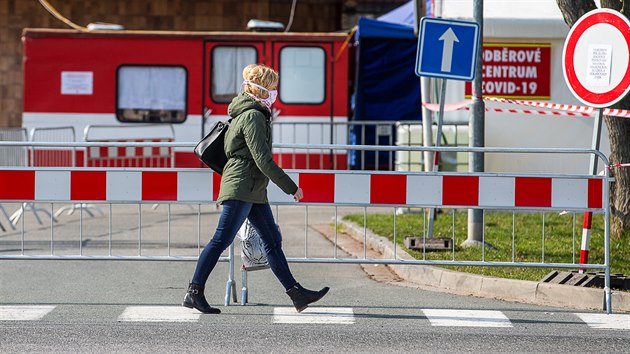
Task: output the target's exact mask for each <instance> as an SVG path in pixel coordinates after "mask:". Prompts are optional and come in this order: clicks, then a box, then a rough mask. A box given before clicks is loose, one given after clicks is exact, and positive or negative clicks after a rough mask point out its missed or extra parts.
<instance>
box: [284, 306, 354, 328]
mask: <svg viewBox="0 0 630 354" xmlns="http://www.w3.org/2000/svg"><path fill="white" fill-rule="evenodd" d="M273 323H292V324H298V323H310V324H354V312H353V311H352V309H351V308H349V307H309V308H307V309H306V310H304V311H302V312H301V313H298V312H297V311H296V310H295V309H294V308H292V307H276V308H274V309H273Z"/></svg>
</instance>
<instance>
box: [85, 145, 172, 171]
mask: <svg viewBox="0 0 630 354" xmlns="http://www.w3.org/2000/svg"><path fill="white" fill-rule="evenodd" d="M94 141H103V142H122V143H128V142H132V143H140V142H152V143H165V142H173V139H170V138H168V139H132V140H94ZM172 155H173V148H171V147H168V146H162V147H98V146H97V147H90V148H88V149H87V153H86V163H85V166H88V167H172V161H171V158H172Z"/></svg>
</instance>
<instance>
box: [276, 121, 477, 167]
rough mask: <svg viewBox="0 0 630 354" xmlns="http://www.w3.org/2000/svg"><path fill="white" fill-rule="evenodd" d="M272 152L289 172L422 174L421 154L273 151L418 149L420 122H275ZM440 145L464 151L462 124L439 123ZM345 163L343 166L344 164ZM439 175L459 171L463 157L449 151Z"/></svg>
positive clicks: (465, 135)
mask: <svg viewBox="0 0 630 354" xmlns="http://www.w3.org/2000/svg"><path fill="white" fill-rule="evenodd" d="M272 128H273V139H274V146H276V147H274V150H273V153H274V155H275V156H276V160H277V161H278V164H279V165H280V166H281V167H283V168H289V169H298V168H305V169H320V170H321V169H334V170H346V169H351V170H377V171H392V170H398V171H424V170H425V167H424V165H425V163H426V162H425V161H424V157H423V155H422V152H421V151H393V150H390V151H382V150H381V151H380V152H377V151H376V150H355V149H348V150H346V151H340V150H330V149H310V150H309V151H308V152H305V151H302V150H299V149H295V148H290V147H282V148H281V147H279V146H280V145H285V146H287V145H289V144H307V145H313V144H318V145H319V144H333V145H346V144H352V145H373V146H394V145H395V146H423V144H424V140H423V133H422V122H421V121H385V120H382V121H345V122H303V121H299V122H291V121H275V122H273V124H272ZM436 135H437V126H434V127H433V141H435V140H436V139H437V136H436ZM441 140H442V141H441V145H442V146H450V147H457V146H467V145H468V124H467V123H456V124H444V126H443V130H442V137H441ZM348 160H349V161H348ZM442 161H443V163H442V168H441V170H448V171H465V170H466V169H467V166H468V156H467V154H465V153H464V152H460V153H455V152H449V153H446V154H443V156H442Z"/></svg>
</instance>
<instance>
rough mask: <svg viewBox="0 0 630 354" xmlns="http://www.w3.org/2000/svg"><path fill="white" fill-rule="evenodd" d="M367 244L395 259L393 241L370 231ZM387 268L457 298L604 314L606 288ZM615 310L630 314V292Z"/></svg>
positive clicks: (618, 294) (350, 226)
mask: <svg viewBox="0 0 630 354" xmlns="http://www.w3.org/2000/svg"><path fill="white" fill-rule="evenodd" d="M337 223H338V224H341V225H343V226H344V227H345V229H346V231H347V232H346V233H347V234H348V235H349V236H350V237H352V238H353V239H354V240H355V241H356V242H359V243H361V244H362V243H363V229H360V228H358V227H357V226H356V225H355V224H354V223H350V222H347V221H344V220H342V219H341V218H338V219H337ZM366 243H367V246H369V247H370V248H372V249H374V250H375V251H377V252H379V253H380V254H382V255H383V256H384V257H385V258H394V250H393V249H392V242H391V241H389V240H388V239H387V238H385V237H383V236H379V235H376V234H374V233H373V232H372V231H370V230H367V235H366ZM396 256H397V257H398V259H401V260H414V258H413V257H411V256H410V255H409V253H407V252H406V251H405V250H404V249H402V248H400V247H399V248H397V249H396ZM387 266H388V267H389V268H390V269H391V270H392V271H393V272H394V273H395V274H396V275H397V276H399V277H400V278H402V279H404V280H406V281H409V282H412V283H414V284H418V285H421V286H428V287H432V288H438V289H442V290H445V291H448V292H450V293H454V294H458V295H473V296H478V297H484V298H492V299H499V300H507V301H516V302H523V303H529V304H535V305H543V306H557V307H568V308H573V309H580V310H597V311H602V309H603V306H604V290H603V289H593V288H583V287H577V286H571V285H560V284H551V283H540V282H535V281H529V280H516V279H504V278H494V277H486V276H481V275H476V274H469V273H463V272H456V271H452V270H448V269H443V268H439V267H433V266H424V265H422V266H414V267H411V266H406V265H398V264H388V265H387ZM612 307H613V312H630V292H622V291H614V290H613V292H612Z"/></svg>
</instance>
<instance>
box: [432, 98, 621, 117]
mask: <svg viewBox="0 0 630 354" xmlns="http://www.w3.org/2000/svg"><path fill="white" fill-rule="evenodd" d="M484 100H487V101H494V102H501V103H510V104H515V105H520V106H529V107H538V108H548V109H552V110H553V111H543V110H529V109H508V108H488V107H486V112H501V113H519V114H539V115H552V116H568V117H590V116H592V115H593V114H594V113H595V112H596V111H597V109H596V108H593V107H586V106H576V105H570V104H559V103H547V102H537V101H525V100H513V99H509V98H500V97H484ZM470 103H471V101H470V100H466V101H462V102H456V103H448V104H446V105H445V106H444V110H445V111H456V110H460V109H466V110H469V109H470ZM422 105H423V106H424V107H426V108H427V109H429V110H431V111H434V112H437V111H438V110H439V107H440V106H439V105H438V104H436V103H426V102H424V103H422ZM603 113H604V115H607V116H615V117H630V110H623V109H611V108H605V109H604V112H603Z"/></svg>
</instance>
